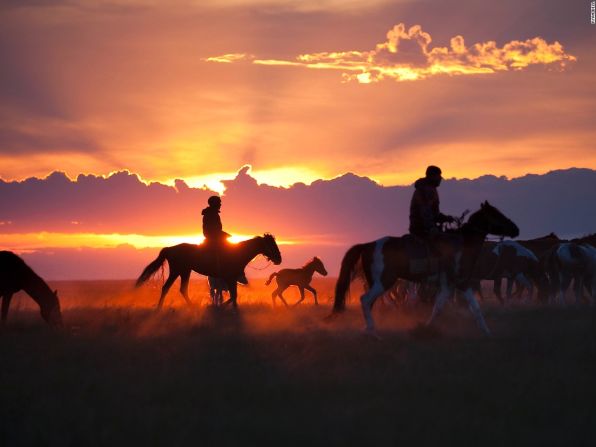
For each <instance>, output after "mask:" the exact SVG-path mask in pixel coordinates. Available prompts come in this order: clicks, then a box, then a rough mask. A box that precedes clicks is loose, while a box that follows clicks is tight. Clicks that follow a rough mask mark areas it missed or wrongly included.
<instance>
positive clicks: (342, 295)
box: [333, 244, 366, 314]
mask: <svg viewBox="0 0 596 447" xmlns="http://www.w3.org/2000/svg"><path fill="white" fill-rule="evenodd" d="M365 247H366V244H358V245H354V246H353V247H352V248H350V249H349V250H348V251H347V252H346V254H345V255H344V258H343V260H342V261H341V268H340V271H339V278H337V284H336V285H335V301H334V303H333V313H334V314H335V313H338V312H341V311H343V310H344V309H345V307H346V292H347V291H348V289H349V288H350V283H351V282H352V278H353V273H354V269H355V267H356V264H357V263H358V260H359V259H360V256H361V255H362V252H363V251H364V248H365Z"/></svg>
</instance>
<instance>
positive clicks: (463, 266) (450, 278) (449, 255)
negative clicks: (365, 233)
mask: <svg viewBox="0 0 596 447" xmlns="http://www.w3.org/2000/svg"><path fill="white" fill-rule="evenodd" d="M488 234H494V235H497V236H509V237H517V236H518V235H519V229H518V227H517V225H515V223H513V222H512V221H511V220H510V219H509V218H507V217H506V216H505V215H503V214H502V213H501V212H500V211H499V210H498V209H496V208H495V207H493V206H492V205H490V204H489V203H488V202H487V201H486V202H484V203H483V204H482V205H481V207H480V209H479V210H478V211H476V212H475V213H473V214H472V215H471V216H470V217H469V219H468V221H467V222H466V223H464V224H463V225H462V226H461V227H460V228H459V229H457V230H453V232H451V233H449V234H444V235H442V237H440V238H439V239H438V240H437V241H436V243H435V245H436V249H437V250H438V251H439V252H440V254H441V262H440V263H439V271H438V277H439V284H440V291H439V293H438V295H437V297H436V299H435V304H434V308H433V311H432V314H431V316H430V318H429V320H428V322H427V325H430V324H432V322H433V321H434V319H435V318H436V317H437V315H438V314H439V312H440V311H441V309H442V308H443V305H444V304H445V302H446V301H447V299H448V298H449V297H450V296H451V294H452V292H453V289H454V288H457V289H459V290H462V291H464V292H465V293H464V296H465V298H466V300H467V302H468V307H469V309H470V311H471V313H472V314H473V315H474V317H475V319H476V322H477V323H478V325H479V326H480V328H481V329H482V330H483V331H484V333H485V334H487V335H489V334H490V331H489V329H488V327H487V325H486V323H485V321H484V317H483V315H482V311H481V310H480V306H479V305H478V302H477V301H476V299H475V298H474V293H473V291H472V287H471V286H472V282H473V273H474V267H475V264H476V259H477V258H478V255H479V253H480V251H481V249H482V244H483V243H484V239H485V238H486V236H487V235H488ZM411 239H412V236H402V237H389V236H387V237H384V238H381V239H378V240H376V241H372V242H368V243H364V244H358V245H355V246H353V247H352V248H350V249H349V250H348V251H347V252H346V254H345V255H344V258H343V260H342V263H341V269H340V273H339V278H338V280H337V284H336V287H335V303H334V306H333V314H337V313H338V312H341V311H343V310H344V309H345V297H346V292H347V290H348V288H349V287H350V282H351V280H352V277H353V272H354V267H355V266H356V264H357V263H358V261H359V260H361V261H362V268H363V269H364V275H365V278H366V284H367V285H368V290H367V291H366V292H365V293H364V294H363V295H362V296H361V297H360V303H361V305H362V312H363V314H364V318H365V320H366V331H367V332H368V333H369V334H372V335H376V334H375V326H374V321H373V318H372V313H371V309H372V305H373V304H374V302H375V301H376V299H377V298H378V297H379V296H381V295H382V294H383V293H384V292H385V291H387V290H388V289H390V288H391V287H392V286H393V285H394V284H395V282H396V281H397V280H398V279H400V278H401V279H406V280H409V281H415V282H420V281H422V280H424V279H426V278H427V277H428V276H429V275H430V273H431V272H430V271H429V270H427V271H418V270H415V269H414V268H413V267H412V265H413V264H412V262H410V261H411V260H412V259H411V256H410V252H409V250H408V244H409V243H411V242H409V241H411ZM408 240H409V241H408ZM333 314H332V315H333Z"/></svg>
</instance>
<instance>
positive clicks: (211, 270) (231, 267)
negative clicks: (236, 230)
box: [136, 233, 281, 309]
mask: <svg viewBox="0 0 596 447" xmlns="http://www.w3.org/2000/svg"><path fill="white" fill-rule="evenodd" d="M259 254H262V255H264V256H265V257H266V258H267V259H268V260H270V261H272V262H273V263H274V264H275V265H279V264H280V263H281V253H280V252H279V248H278V247H277V243H276V242H275V237H273V236H272V235H271V234H268V233H266V234H265V235H263V236H257V237H254V238H252V239H249V240H246V241H243V242H239V243H238V244H235V245H228V246H226V247H225V248H223V249H222V251H221V253H220V254H219V262H217V263H216V262H214V261H213V256H212V254H211V249H208V248H205V247H204V246H202V245H194V244H178V245H174V246H172V247H165V248H163V249H162V250H161V251H160V252H159V255H158V256H157V258H156V259H155V260H153V261H152V262H151V263H150V264H149V265H147V267H145V269H144V270H143V272H142V273H141V275H140V276H139V278H138V279H137V282H136V287H139V286H141V285H142V284H143V283H144V282H146V281H147V280H148V279H149V278H151V277H152V276H153V275H154V274H155V272H157V270H158V269H159V268H160V267H162V266H163V264H164V263H165V262H166V261H167V262H168V265H169V268H170V273H169V275H168V278H167V279H166V281H165V283H164V285H163V287H162V289H161V295H160V297H159V302H158V304H157V309H161V307H162V306H163V302H164V299H165V297H166V294H167V293H168V291H169V290H170V287H172V284H173V283H174V281H176V279H177V278H178V277H179V276H180V278H181V283H180V293H181V294H182V297H183V298H184V300H185V301H186V303H187V304H188V305H191V301H190V298H189V297H188V282H189V279H190V273H191V271H195V272H197V273H199V274H201V275H206V276H214V277H217V278H221V279H222V280H223V281H225V283H226V284H227V286H228V289H229V291H230V300H229V302H231V303H232V305H233V306H234V308H235V307H237V300H236V298H237V293H238V289H237V284H236V280H237V279H238V278H239V277H240V276H241V275H242V274H243V272H244V268H245V267H246V264H248V263H249V262H250V261H251V260H252V259H253V258H254V257H255V256H257V255H259Z"/></svg>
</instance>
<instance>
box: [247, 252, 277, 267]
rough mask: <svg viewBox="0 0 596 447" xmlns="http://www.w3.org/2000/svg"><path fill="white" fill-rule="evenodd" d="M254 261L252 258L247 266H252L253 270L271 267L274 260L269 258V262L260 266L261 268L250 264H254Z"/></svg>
mask: <svg viewBox="0 0 596 447" xmlns="http://www.w3.org/2000/svg"><path fill="white" fill-rule="evenodd" d="M259 256H264V255H259ZM253 262H254V259H253V260H251V261H250V262H249V263H248V264H247V265H246V266H247V267H250V268H251V269H253V270H265V269H266V268H268V267H270V266H271V264H272V262H271V259H269V260H267V264H266V265H265V267H260V268H259V267H253V266H252V265H250V264H252V263H253Z"/></svg>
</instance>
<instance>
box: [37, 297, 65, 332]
mask: <svg viewBox="0 0 596 447" xmlns="http://www.w3.org/2000/svg"><path fill="white" fill-rule="evenodd" d="M39 304H40V307H41V316H42V318H43V319H44V320H45V321H46V322H47V323H48V324H49V325H50V326H52V327H62V325H63V323H62V312H60V299H59V298H58V291H57V290H54V291H53V292H52V291H49V293H48V294H47V295H46V296H45V298H44V300H43V302H42V301H40V302H39Z"/></svg>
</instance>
